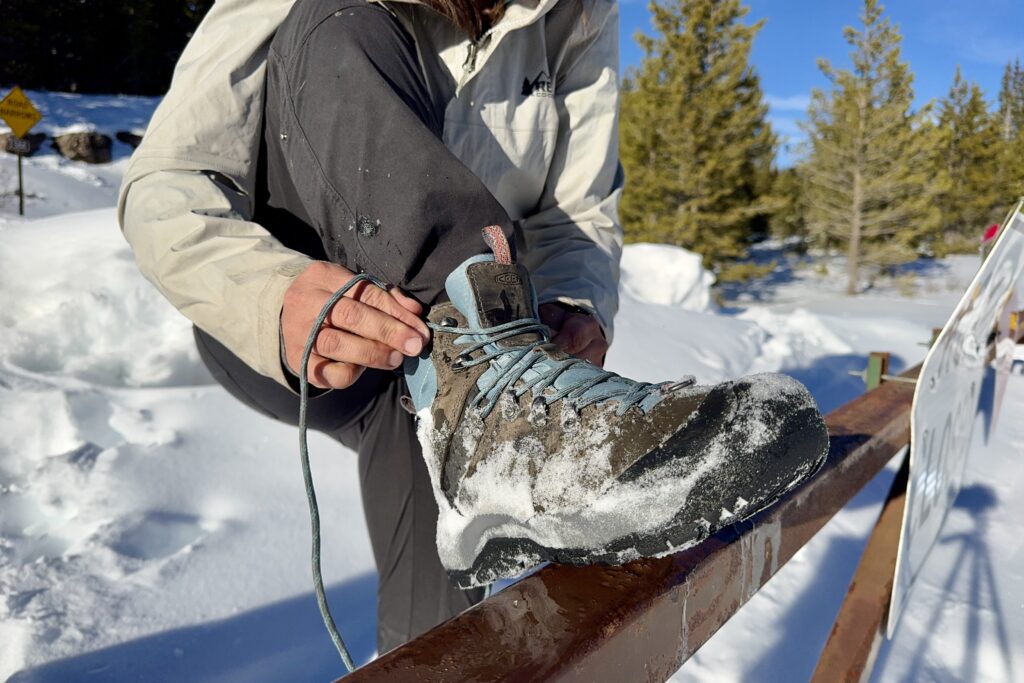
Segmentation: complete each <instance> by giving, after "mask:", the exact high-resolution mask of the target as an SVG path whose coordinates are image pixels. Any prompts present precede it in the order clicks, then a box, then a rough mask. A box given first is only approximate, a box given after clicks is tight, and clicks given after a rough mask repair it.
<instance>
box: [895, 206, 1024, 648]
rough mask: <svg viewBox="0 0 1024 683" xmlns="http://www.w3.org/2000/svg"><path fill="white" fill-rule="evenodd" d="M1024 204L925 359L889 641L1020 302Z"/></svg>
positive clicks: (952, 491)
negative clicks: (1010, 312)
mask: <svg viewBox="0 0 1024 683" xmlns="http://www.w3.org/2000/svg"><path fill="white" fill-rule="evenodd" d="M1022 207H1024V202H1022V203H1021V204H1018V205H1017V208H1016V209H1015V210H1014V211H1013V213H1011V214H1010V218H1009V219H1007V221H1006V222H1004V223H1003V227H1002V231H1001V232H1000V235H999V237H998V239H997V240H996V243H995V246H993V248H992V251H991V252H990V253H989V255H988V257H987V258H986V259H985V261H984V263H982V265H981V269H980V270H979V271H978V274H977V275H975V276H974V281H973V282H972V283H971V286H970V288H969V289H968V290H967V292H966V293H965V294H964V296H963V298H962V299H961V300H960V303H959V304H957V307H956V309H955V310H954V311H953V315H952V317H951V318H950V319H949V321H947V322H946V325H945V327H943V328H942V332H941V333H940V334H939V337H938V339H937V340H936V341H935V344H934V345H933V346H932V348H931V350H930V351H929V352H928V355H927V356H926V357H925V359H924V364H923V366H922V367H921V374H920V375H919V376H918V380H917V387H916V389H915V390H914V403H913V407H912V408H911V416H910V480H909V482H908V484H907V503H906V509H905V510H904V513H903V530H902V533H901V534H900V545H899V554H898V556H897V559H896V578H895V581H894V583H893V589H892V602H891V603H890V606H889V627H888V635H889V637H890V638H891V637H892V634H893V632H894V631H895V630H896V623H897V622H898V621H899V618H900V614H901V613H902V612H903V607H904V606H905V605H906V601H907V596H908V594H909V592H910V590H911V588H912V587H913V584H914V579H915V578H917V574H918V572H919V571H920V570H921V566H922V565H923V564H924V562H925V559H927V557H928V552H929V551H930V550H931V548H932V545H933V544H934V543H935V539H936V538H937V537H938V535H939V532H940V531H941V530H942V524H943V522H944V521H945V520H946V514H947V513H948V512H949V508H950V507H951V506H952V505H953V500H954V499H955V498H956V496H957V493H959V492H960V484H961V481H962V479H963V472H964V463H965V462H966V460H967V449H968V447H969V446H970V442H971V431H972V429H973V427H974V421H975V416H976V414H977V412H978V394H979V391H980V389H981V383H982V380H983V379H984V377H985V369H986V366H987V365H988V348H987V347H988V342H989V337H990V335H991V334H992V330H993V328H994V327H995V325H996V322H997V321H998V320H999V319H1000V317H1003V314H1004V311H1006V310H1007V306H1008V305H1009V304H1010V302H1011V301H1013V300H1014V298H1015V297H1016V300H1018V301H1020V300H1024V297H1020V296H1019V295H1018V288H1019V287H1021V286H1022V284H1024V283H1022V281H1021V273H1022V271H1024V216H1022V214H1021V209H1022Z"/></svg>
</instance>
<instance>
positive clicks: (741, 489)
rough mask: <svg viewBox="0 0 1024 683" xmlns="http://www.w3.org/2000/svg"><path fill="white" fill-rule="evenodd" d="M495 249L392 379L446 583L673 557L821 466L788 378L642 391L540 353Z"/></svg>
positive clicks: (812, 426)
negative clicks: (404, 396) (411, 422)
mask: <svg viewBox="0 0 1024 683" xmlns="http://www.w3.org/2000/svg"><path fill="white" fill-rule="evenodd" d="M499 246H502V247H503V246H504V245H499ZM494 251H495V253H496V254H498V255H499V256H498V257H497V258H496V257H495V255H494V254H485V255H481V256H477V257H474V258H471V259H469V260H467V261H466V262H465V263H463V264H462V265H461V266H459V267H458V268H457V269H456V270H455V271H454V272H452V273H451V275H450V276H449V277H448V279H447V281H446V291H447V294H448V297H449V299H450V303H443V304H439V305H435V306H434V307H433V308H432V309H431V311H430V313H429V316H428V322H429V325H430V327H431V328H432V329H433V331H434V337H433V342H432V344H431V346H430V348H429V349H428V350H427V351H426V352H425V353H424V355H423V356H422V357H421V358H419V359H412V360H411V361H410V363H409V364H408V365H407V368H406V379H407V382H408V384H409V389H410V394H411V397H412V400H413V404H414V405H415V407H416V411H417V415H418V418H419V439H420V444H421V445H422V447H423V457H424V458H425V460H426V463H427V469H428V470H429V472H430V477H431V481H432V484H433V487H434V494H435V496H436V498H437V503H438V506H439V507H440V516H439V519H438V525H437V548H438V553H439V555H440V558H441V562H442V564H443V565H444V567H445V568H446V569H447V570H448V573H449V575H450V576H451V577H452V578H453V580H454V581H455V582H456V583H457V584H458V585H460V586H462V587H471V586H476V585H481V584H485V583H489V582H491V581H493V580H495V579H498V578H505V577H512V576H515V575H517V574H519V573H520V572H522V571H523V570H525V569H528V568H529V567H532V566H534V565H536V564H538V563H540V562H543V561H545V560H550V561H553V562H559V563H569V564H589V563H593V562H603V563H614V564H619V563H623V562H627V561H630V560H633V559H636V558H639V557H656V556H661V555H665V554H668V553H671V552H673V551H676V550H680V549H682V548H686V547H688V546H691V545H693V544H695V543H697V542H699V541H701V540H702V539H704V538H706V537H707V536H708V535H709V534H712V533H714V532H715V531H717V530H718V529H720V528H722V527H725V526H728V525H730V524H733V523H735V522H737V521H739V520H741V519H743V518H745V517H748V516H750V515H751V514H753V513H754V512H757V511H758V510H761V509H763V508H764V507H766V506H768V505H770V504H772V503H773V502H775V501H776V500H777V499H778V498H779V497H780V496H782V495H783V494H784V493H785V492H787V491H788V490H790V489H792V488H793V487H794V486H796V485H797V484H798V483H799V482H801V481H803V480H804V479H806V478H807V477H808V476H810V475H811V474H812V473H814V472H815V471H816V470H817V469H818V467H819V466H820V465H821V464H822V462H823V461H824V458H825V453H826V450H827V446H828V436H827V433H826V430H825V424H824V422H823V420H822V418H821V415H820V413H819V412H818V409H817V407H816V406H815V403H814V400H813V398H812V397H811V395H810V393H808V391H807V389H806V388H804V386H803V385H801V384H800V383H799V382H797V381H796V380H793V379H791V378H789V377H786V376H783V375H774V374H762V375H753V376H750V377H744V378H742V379H739V380H736V381H731V382H724V383H722V384H718V385H715V386H697V385H696V384H695V383H694V382H693V380H692V378H691V379H685V380H682V381H677V382H666V383H663V384H647V383H642V382H635V381H633V380H629V379H626V378H624V377H620V376H619V375H616V374H614V373H612V372H607V371H605V370H602V369H601V368H599V367H597V366H595V365H593V364H591V363H589V362H587V361H584V360H581V359H578V358H575V357H573V356H570V355H567V354H565V353H563V352H561V351H559V350H558V349H556V348H555V346H554V345H553V344H551V343H550V341H549V330H548V329H547V328H546V327H545V326H544V325H542V324H541V323H540V321H539V320H538V316H537V301H536V297H535V295H534V292H533V289H532V287H531V285H530V278H529V275H528V273H527V272H526V270H525V269H524V268H523V267H521V266H518V265H516V264H515V263H513V262H512V260H511V258H509V257H508V250H507V248H496V249H494Z"/></svg>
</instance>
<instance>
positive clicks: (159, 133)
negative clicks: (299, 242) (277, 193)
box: [118, 0, 310, 386]
mask: <svg viewBox="0 0 1024 683" xmlns="http://www.w3.org/2000/svg"><path fill="white" fill-rule="evenodd" d="M292 4H293V0H218V2H216V3H214V5H213V7H212V8H211V9H210V11H209V13H208V14H207V16H206V18H205V19H204V20H203V22H202V23H201V24H200V26H199V28H198V29H197V31H196V34H195V36H194V37H193V38H192V40H191V41H190V42H189V44H188V46H187V47H186V49H185V51H184V53H183V54H182V57H181V59H180V60H179V62H178V66H177V67H176V68H175V73H174V78H173V80H172V83H171V87H170V90H169V91H168V93H167V95H166V97H165V98H164V100H163V102H162V103H161V104H160V106H159V107H158V108H157V110H156V112H155V113H154V115H153V119H152V121H151V122H150V125H149V128H148V129H147V131H146V135H145V138H144V140H143V142H142V144H141V145H140V146H139V148H138V149H137V150H136V152H135V154H134V155H133V156H132V160H131V162H130V164H129V166H128V168H127V170H126V172H125V177H124V181H123V184H122V186H121V192H120V197H119V202H118V219H119V221H120V224H121V228H122V230H123V232H124V235H125V238H126V239H127V240H128V242H129V244H130V245H131V247H132V250H133V252H134V254H135V259H136V261H137V262H138V265H139V269H140V270H141V271H142V273H143V275H145V276H146V278H147V279H149V280H150V281H151V282H152V283H153V284H154V285H156V287H157V288H158V289H159V290H160V291H161V292H162V293H163V295H164V296H165V297H166V298H167V299H168V300H169V301H170V302H171V303H172V304H173V305H174V306H175V307H176V308H177V309H178V310H180V311H181V312H182V313H183V314H184V315H185V316H187V317H188V318H189V319H190V320H191V321H192V322H194V323H195V324H196V325H197V326H199V327H200V328H201V329H203V330H204V331H206V332H207V333H209V334H210V335H212V336H213V337H214V338H216V339H217V340H218V341H219V342H221V343H222V344H224V345H225V346H226V347H227V348H228V349H230V350H231V351H232V352H233V353H235V354H236V355H237V356H238V357H239V358H241V359H242V360H243V361H245V363H247V364H248V365H250V366H251V367H252V368H254V369H255V370H256V371H257V372H259V373H261V374H263V375H266V376H268V377H272V378H274V379H275V380H277V381H278V382H279V383H281V384H283V385H285V386H289V385H288V382H287V380H286V379H285V376H284V373H283V370H282V366H281V355H280V337H279V327H280V324H279V317H280V311H281V304H282V301H283V298H284V292H285V290H286V289H287V288H288V286H289V285H290V284H291V282H292V281H293V280H294V279H295V277H296V276H297V275H298V274H299V273H300V272H301V271H302V270H303V269H304V268H305V267H306V266H307V265H308V264H309V262H310V259H309V258H308V257H306V256H304V255H302V254H300V253H298V252H295V251H291V250H289V249H287V248H285V247H284V246H283V245H282V244H281V243H280V242H279V241H277V240H276V239H275V238H274V237H273V236H271V234H270V233H269V232H268V231H267V230H266V229H265V228H263V227H262V226H260V225H257V224H256V223H254V222H252V220H251V218H252V214H253V208H254V202H253V197H254V195H255V189H256V159H257V158H258V152H259V149H258V146H259V140H260V134H261V133H260V127H261V123H262V121H261V118H262V108H263V89H264V79H265V75H266V57H267V51H268V49H269V44H270V40H271V38H272V37H273V34H274V31H276V29H277V28H278V26H280V24H281V23H282V22H283V21H284V19H285V17H286V16H287V14H288V11H289V10H290V8H291V6H292ZM229 129H230V131H231V134H230V135H225V130H229Z"/></svg>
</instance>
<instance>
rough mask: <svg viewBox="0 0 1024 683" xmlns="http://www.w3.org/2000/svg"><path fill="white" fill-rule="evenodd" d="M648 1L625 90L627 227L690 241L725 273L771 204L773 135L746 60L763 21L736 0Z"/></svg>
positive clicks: (633, 235)
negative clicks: (638, 56) (648, 26)
mask: <svg viewBox="0 0 1024 683" xmlns="http://www.w3.org/2000/svg"><path fill="white" fill-rule="evenodd" d="M649 7H650V11H651V14H652V17H653V23H654V26H655V29H656V31H657V35H656V36H654V37H649V36H643V35H639V36H637V41H638V42H639V43H640V46H641V47H642V48H643V50H644V52H645V54H646V56H645V58H644V60H643V62H642V64H641V66H640V67H639V69H637V70H635V71H633V72H632V73H631V74H630V75H629V77H628V78H627V79H626V82H625V84H624V88H623V97H622V117H621V154H622V161H623V165H624V167H625V169H626V176H627V190H626V193H625V196H624V198H623V204H622V217H623V222H624V224H625V229H626V237H627V239H628V240H630V241H641V240H643V241H654V242H667V243H671V244H677V245H680V246H683V247H686V248H689V249H693V250H694V251H697V252H699V253H701V254H703V256H704V259H705V262H706V263H707V264H709V265H715V266H717V267H718V268H719V272H720V276H724V277H725V278H726V279H728V276H729V274H728V271H729V270H730V268H729V267H728V264H729V263H730V262H735V260H736V259H740V258H742V257H744V256H745V255H746V253H747V245H748V244H749V243H750V240H751V236H752V234H753V233H755V232H757V231H762V232H763V231H764V230H765V229H766V219H767V216H768V215H769V214H770V213H771V212H772V211H773V210H774V209H775V208H776V206H777V204H778V202H775V201H773V200H772V199H771V197H770V196H768V194H767V192H768V191H769V189H770V186H771V164H772V160H773V158H774V155H775V148H776V144H777V143H776V138H775V136H774V135H773V133H772V131H771V128H770V126H769V125H768V123H767V121H766V118H765V117H766V115H767V113H768V108H767V106H766V104H765V103H764V100H763V93H762V91H761V85H760V81H759V79H758V77H757V74H756V73H755V72H754V70H753V69H752V68H751V66H750V49H751V44H752V42H753V39H754V36H755V35H756V34H757V32H758V31H759V30H760V29H761V26H762V23H761V22H757V23H755V24H752V25H747V24H744V23H743V22H742V19H743V17H744V16H745V15H746V14H747V8H745V7H743V6H742V5H741V4H740V0H665V1H664V2H658V1H657V0H653V1H652V3H651V4H650V6H649ZM723 268H724V271H725V272H723ZM732 272H733V273H738V272H739V270H738V269H733V270H732Z"/></svg>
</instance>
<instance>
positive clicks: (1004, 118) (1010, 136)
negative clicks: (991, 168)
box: [996, 60, 1024, 213]
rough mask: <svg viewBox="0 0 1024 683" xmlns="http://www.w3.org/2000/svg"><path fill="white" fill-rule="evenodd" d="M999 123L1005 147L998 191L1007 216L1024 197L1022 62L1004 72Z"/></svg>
mask: <svg viewBox="0 0 1024 683" xmlns="http://www.w3.org/2000/svg"><path fill="white" fill-rule="evenodd" d="M998 122H999V132H1000V134H1001V138H1002V145H1001V148H1000V152H999V171H998V178H997V181H996V187H997V188H998V192H999V195H1000V198H1001V199H1002V204H1001V206H1000V208H1001V212H1002V213H1005V212H1006V211H1009V210H1010V209H1011V208H1012V206H1013V204H1015V203H1016V202H1017V200H1018V199H1019V198H1020V197H1024V69H1022V68H1021V64H1020V60H1017V61H1016V62H1014V63H1013V64H1012V65H1010V64H1007V65H1006V70H1005V71H1004V72H1003V83H1002V88H1001V89H1000V91H999V113H998Z"/></svg>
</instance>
